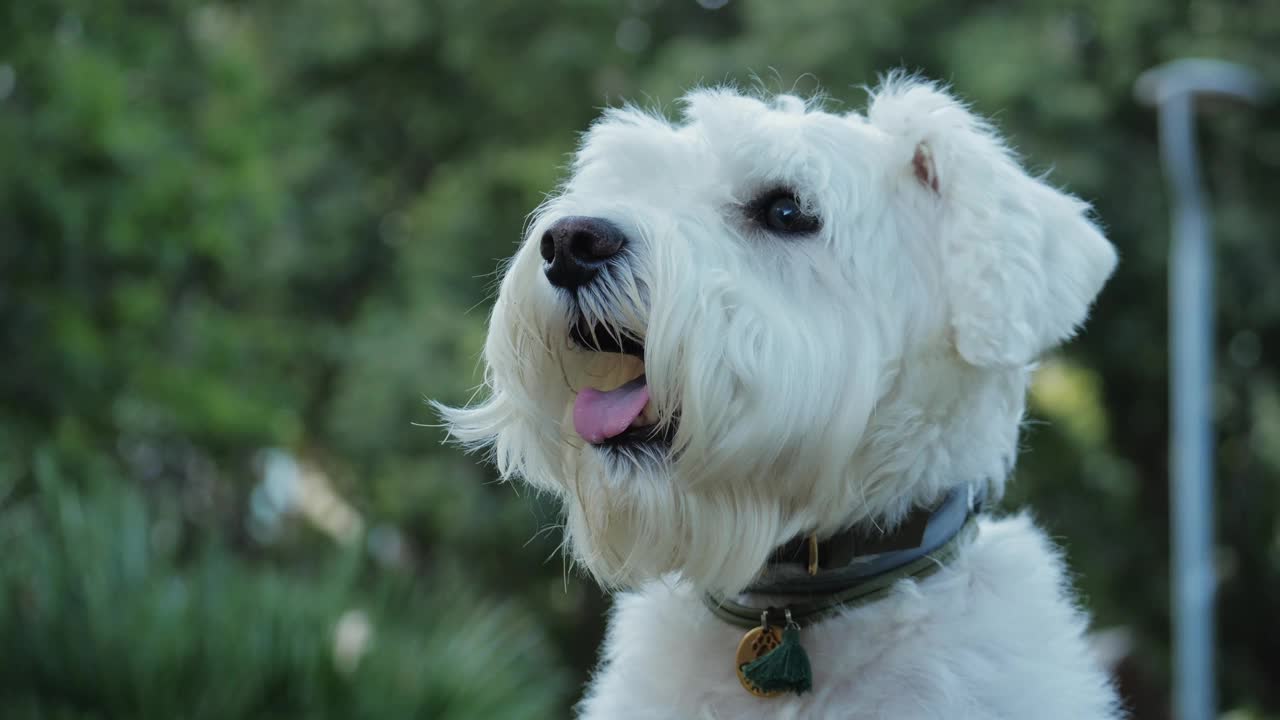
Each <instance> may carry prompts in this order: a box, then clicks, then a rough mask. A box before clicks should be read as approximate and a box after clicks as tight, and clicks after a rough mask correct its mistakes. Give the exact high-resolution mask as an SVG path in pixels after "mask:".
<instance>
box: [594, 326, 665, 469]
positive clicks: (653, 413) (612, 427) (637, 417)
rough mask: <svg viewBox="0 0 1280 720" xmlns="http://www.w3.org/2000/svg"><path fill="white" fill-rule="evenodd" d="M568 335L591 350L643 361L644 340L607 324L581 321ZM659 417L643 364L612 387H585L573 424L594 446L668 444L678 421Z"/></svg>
mask: <svg viewBox="0 0 1280 720" xmlns="http://www.w3.org/2000/svg"><path fill="white" fill-rule="evenodd" d="M569 337H570V339H571V340H572V341H573V342H574V343H575V344H577V345H578V346H580V347H582V348H583V349H586V350H589V351H592V352H601V353H618V354H622V355H630V356H632V357H636V358H639V359H640V361H641V363H643V361H644V343H642V342H641V341H639V340H637V339H635V338H633V337H631V336H629V335H626V334H621V333H618V332H616V331H612V330H610V329H609V328H606V327H604V326H600V325H596V326H594V327H592V326H584V325H582V324H581V323H578V324H575V325H574V326H573V327H572V328H571V329H570V331H569ZM658 420H659V417H658V411H657V409H656V408H655V407H654V405H653V401H652V400H651V399H650V397H649V385H648V383H647V382H646V380H645V375H644V370H643V365H642V367H641V372H640V375H639V376H638V377H635V378H633V379H632V380H630V381H628V382H625V383H623V384H622V385H620V386H618V387H616V388H614V389H612V390H600V389H598V388H593V387H585V388H583V389H582V390H581V391H579V392H578V396H577V398H575V399H574V402H573V428H574V430H576V431H577V432H578V435H580V436H581V437H582V439H583V440H586V441H587V442H588V443H590V444H592V445H595V446H600V447H630V446H637V445H669V444H670V443H671V440H672V438H673V437H674V435H675V423H674V422H670V423H665V424H660V423H659V422H658Z"/></svg>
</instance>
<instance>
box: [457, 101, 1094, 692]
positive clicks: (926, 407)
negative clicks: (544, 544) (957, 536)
mask: <svg viewBox="0 0 1280 720" xmlns="http://www.w3.org/2000/svg"><path fill="white" fill-rule="evenodd" d="M935 184H936V188H935ZM778 187H786V188H790V189H792V190H794V191H795V192H796V193H797V194H798V196H799V197H800V199H801V201H802V202H803V204H804V205H805V206H806V207H807V208H809V209H811V210H812V211H813V212H814V213H816V214H817V215H819V216H820V217H821V219H822V227H821V229H820V231H818V232H817V233H816V234H814V235H812V236H808V237H779V236H776V235H773V234H771V233H769V232H767V231H766V230H765V229H763V228H762V227H760V226H759V225H758V223H753V222H752V221H751V220H750V219H749V218H748V217H746V215H745V214H744V211H743V207H744V206H745V205H747V204H749V203H751V201H752V200H754V199H755V198H757V197H758V196H759V195H760V194H761V193H763V192H765V191H768V190H770V189H774V188H778ZM570 215H587V216H594V217H600V218H605V219H607V220H610V221H612V222H613V223H614V224H616V225H617V226H618V227H620V228H621V229H622V230H623V231H624V232H625V233H626V234H627V236H628V237H629V238H630V247H629V250H628V251H627V252H626V253H625V254H624V255H622V256H619V258H618V259H617V260H616V261H615V262H613V263H612V265H611V267H610V268H609V270H608V272H607V273H606V274H605V275H604V276H603V277H601V278H600V279H599V280H597V282H596V283H594V284H593V285H591V286H590V287H589V288H587V289H585V290H584V291H583V292H581V293H580V296H579V300H578V303H577V310H576V312H578V313H581V315H582V316H585V317H586V318H587V319H589V320H592V321H598V322H602V323H605V324H606V325H607V326H608V327H609V328H611V329H612V330H613V331H617V332H626V333H629V334H632V335H635V336H637V337H641V338H643V340H644V343H645V358H644V363H643V371H644V372H645V373H646V375H647V378H648V384H649V388H650V393H651V395H652V398H653V403H654V406H655V408H656V410H657V412H658V415H659V417H660V422H661V423H664V424H666V423H672V422H674V418H676V417H677V415H678V419H679V422H678V429H677V432H676V439H675V441H674V443H673V447H672V449H671V452H670V453H668V454H665V455H660V456H656V457H655V456H644V457H625V456H619V455H617V454H611V453H606V452H603V451H601V450H599V449H597V448H594V447H592V446H589V445H586V444H585V443H584V442H583V441H582V440H581V439H579V438H578V437H577V435H576V434H575V433H574V431H573V426H572V423H571V421H570V417H571V408H572V403H573V399H574V397H575V395H576V393H577V391H578V390H580V389H582V388H583V387H586V386H592V387H596V388H604V389H607V388H612V387H615V386H617V385H619V384H621V383H623V382H625V381H627V380H629V379H631V378H632V377H635V376H636V375H638V374H639V373H640V372H641V363H640V361H639V360H637V359H635V358H628V357H624V356H619V355H605V354H601V353H588V352H584V351H582V350H581V349H578V348H576V347H573V346H572V345H571V344H570V343H569V341H568V336H567V332H568V327H569V323H570V322H571V319H572V318H573V317H574V314H573V313H574V312H575V310H574V309H573V308H572V304H571V303H570V301H569V300H568V299H567V297H566V295H565V294H564V293H562V292H559V291H557V290H556V289H554V288H553V287H552V286H551V285H550V284H549V283H548V282H547V280H546V279H545V277H544V276H543V272H542V258H541V257H540V255H539V248H538V245H539V239H540V238H541V237H542V235H543V233H544V232H545V231H546V229H547V228H548V227H549V226H550V225H551V224H552V223H553V222H555V221H556V220H557V219H559V218H562V217H566V216H570ZM1115 260H1116V258H1115V253H1114V250H1113V249H1112V247H1111V245H1110V244H1109V243H1108V242H1107V241H1106V240H1105V239H1104V238H1103V237H1102V235H1101V234H1100V233H1099V231H1098V230H1097V228H1096V227H1095V226H1094V225H1093V223H1092V222H1091V221H1090V219H1089V217H1088V208H1087V206H1086V205H1085V204H1084V203H1082V202H1080V201H1079V200H1076V199H1074V198H1072V197H1070V196H1068V195H1066V194H1064V193H1061V192H1059V191H1058V190H1055V189H1054V188H1052V187H1051V186H1050V185H1048V184H1046V183H1045V182H1043V181H1042V180H1040V179H1037V178H1033V177H1031V176H1029V175H1027V174H1026V173H1025V172H1024V171H1023V170H1022V169H1021V168H1020V167H1019V165H1018V164H1017V162H1016V161H1015V159H1014V158H1013V157H1012V155H1011V154H1010V152H1009V151H1008V150H1006V148H1005V146H1004V145H1003V143H1002V142H1001V141H1000V140H999V139H998V138H997V137H996V135H995V134H994V132H993V131H992V129H991V128H990V126H988V125H987V124H986V123H984V122H983V121H981V120H979V119H978V118H976V117H975V116H974V115H972V114H971V113H970V112H969V111H968V110H967V109H965V108H964V107H963V106H962V105H961V104H959V103H958V102H957V101H955V100H954V99H953V98H951V97H950V96H948V95H947V94H946V93H944V92H943V91H941V90H939V89H938V88H936V87H934V86H933V85H931V84H928V83H924V82H920V81H916V80H912V79H908V78H903V77H896V78H891V79H890V80H889V81H888V82H886V83H885V84H884V85H883V86H882V87H881V88H880V89H879V90H877V91H876V92H875V93H873V96H872V100H871V104H870V107H869V109H868V112H867V114H866V116H863V115H860V114H857V113H849V114H847V115H834V114H829V113H825V112H822V111H821V110H820V109H819V108H816V107H812V106H810V105H808V104H806V103H804V102H802V101H800V100H798V99H796V98H793V97H788V96H782V97H779V98H775V99H773V100H772V101H767V100H761V99H756V98H752V97H746V96H743V95H741V94H739V93H737V92H735V91H732V90H726V89H716V90H700V91H696V92H693V93H691V94H690V95H688V96H687V97H686V98H685V101H684V119H683V122H682V123H680V124H672V123H669V122H668V121H667V120H665V119H663V118H661V117H659V116H656V115H652V114H647V113H644V112H641V111H639V110H636V109H634V108H626V109H622V110H613V111H609V112H607V113H606V114H605V116H604V117H603V118H602V119H601V120H600V121H599V122H597V123H596V124H595V125H594V126H593V127H592V129H591V130H590V131H589V132H588V133H587V134H586V137H585V139H584V141H583V144H582V147H581V149H580V150H579V152H578V155H577V157H576V160H575V162H574V165H573V172H572V175H571V177H570V178H569V179H568V181H567V182H566V183H565V185H564V187H563V189H562V192H561V193H560V194H559V195H557V196H556V197H554V198H553V199H551V200H549V201H548V202H547V203H545V204H544V205H543V207H541V208H540V209H539V210H538V212H537V213H536V214H535V216H534V218H533V221H532V223H531V226H530V232H529V234H528V240H527V241H526V242H525V243H524V245H523V246H522V247H521V249H520V250H519V251H518V252H517V253H516V255H515V257H514V258H513V259H512V260H511V263H510V266H509V267H508V268H507V271H506V273H505V275H504V277H503V281H502V286H501V290H500V292H499V295H498V299H497V302H496V304H495V307H494V310H493V315H492V318H491V320H490V331H489V335H488V340H487V342H486V345H485V351H484V357H485V362H486V385H487V393H488V394H487V397H485V398H484V399H483V400H481V401H480V403H479V404H477V405H475V406H473V407H470V408H465V409H445V410H444V411H445V413H446V417H447V420H448V421H449V424H450V427H451V431H452V434H453V436H454V437H455V438H457V439H459V440H460V441H462V442H464V443H467V444H468V445H470V446H472V447H485V446H492V449H493V453H494V459H495V461H496V463H497V465H498V468H499V471H500V472H501V474H502V476H503V477H504V478H522V479H523V480H525V481H527V482H528V483H530V484H532V485H533V486H535V487H537V488H540V489H543V490H546V491H549V492H553V493H555V494H556V495H558V496H559V497H561V498H562V499H563V500H564V503H565V508H566V514H567V524H566V531H567V536H568V545H569V548H570V549H571V551H572V553H573V556H574V558H576V560H577V561H578V562H580V563H581V565H582V566H584V567H585V568H586V569H587V570H588V571H590V572H591V573H592V574H593V575H594V576H595V577H596V578H597V579H599V580H600V581H601V582H602V583H603V584H605V585H606V586H608V587H637V586H640V587H642V589H641V590H639V591H638V592H637V593H636V594H632V595H625V596H622V597H621V598H620V600H619V609H618V611H617V613H616V614H615V617H614V620H613V625H612V629H611V632H610V641H609V643H608V646H607V649H606V652H605V658H606V664H605V666H604V669H603V670H602V672H601V674H600V675H599V676H598V677H597V678H596V680H595V681H594V684H593V686H592V687H593V689H592V691H591V693H590V696H589V699H588V700H587V701H586V702H585V703H584V705H583V713H584V716H585V717H588V718H695V717H697V718H752V717H806V718H807V717H824V718H825V717H859V718H864V717H865V718H881V717H884V718H889V717H893V718H934V717H938V718H941V717H948V718H955V717H982V718H986V717H992V718H995V717H1000V718H1022V717H1028V716H1029V715H1031V713H1032V710H1034V712H1035V714H1036V715H1044V716H1048V717H1064V718H1066V717H1071V718H1110V717H1118V715H1117V714H1116V711H1115V710H1114V709H1113V706H1114V693H1113V691H1112V690H1111V689H1110V687H1109V685H1108V684H1107V682H1106V680H1105V678H1104V676H1103V675H1102V673H1101V672H1100V671H1099V670H1098V669H1097V668H1095V667H1094V666H1093V665H1092V664H1091V663H1090V661H1089V659H1088V657H1087V654H1086V652H1085V649H1084V645H1083V640H1082V637H1081V633H1082V631H1083V628H1084V622H1083V620H1082V618H1081V617H1080V615H1079V614H1078V613H1077V612H1076V611H1075V610H1074V609H1073V605H1072V604H1071V603H1070V601H1069V598H1068V595H1067V592H1066V589H1065V587H1064V585H1063V582H1062V577H1061V575H1062V570H1061V565H1060V562H1059V560H1058V559H1057V556H1056V555H1055V554H1054V553H1053V551H1052V550H1051V548H1050V547H1049V545H1048V543H1047V542H1046V541H1045V539H1044V537H1043V535H1041V534H1040V533H1039V531H1037V530H1035V529H1034V528H1033V527H1032V526H1031V525H1030V523H1029V522H1028V521H1026V520H1021V519H1020V520H1015V521H1005V522H1001V523H988V524H986V525H985V527H984V529H983V533H982V534H981V536H980V538H979V540H977V541H976V542H975V543H974V544H973V545H972V546H971V547H969V548H968V549H966V551H965V552H964V553H963V556H962V558H961V560H960V561H959V562H958V563H957V564H956V566H955V568H954V569H951V570H948V571H946V572H945V573H943V574H940V575H937V576H935V577H934V578H931V579H929V580H927V581H925V582H923V583H919V584H916V583H911V582H906V583H903V584H902V585H901V586H900V587H899V588H898V590H897V592H896V593H895V594H894V595H893V596H892V597H890V598H887V599H885V600H882V601H880V602H878V603H877V604H875V605H874V606H871V607H867V608H863V609H860V610H856V611H854V612H852V613H850V614H849V615H847V616H846V617H843V618H839V619H836V620H831V621H828V622H825V623H822V624H820V625H818V626H816V627H814V628H810V629H807V630H806V633H805V634H806V636H807V637H806V641H805V642H806V645H810V646H811V655H812V657H813V659H814V665H815V681H814V691H813V694H812V695H806V696H804V697H802V698H788V699H779V700H769V701H761V700H758V699H755V698H753V697H751V696H749V695H747V694H746V693H745V691H743V690H742V689H741V687H739V686H738V685H737V680H736V679H735V678H734V676H733V669H732V655H733V652H734V649H735V648H736V646H737V640H738V637H740V635H741V633H742V631H741V630H740V629H738V628H733V627H730V626H726V625H724V624H722V623H721V622H720V621H719V620H716V619H714V618H713V617H712V616H711V615H710V614H709V613H708V612H707V611H706V610H705V609H704V608H702V607H701V605H699V604H698V603H697V601H696V597H697V595H698V594H699V593H701V592H702V591H705V590H712V591H719V592H737V591H739V590H741V589H742V588H743V587H745V586H746V585H748V584H749V583H750V582H751V580H752V579H753V578H754V577H755V576H756V575H757V574H758V573H759V572H760V570H761V568H762V567H763V565H764V562H765V559H766V557H767V556H768V554H769V553H770V551H771V550H772V549H773V548H774V547H776V546H777V545H779V544H781V543H783V542H784V541H786V540H788V539H790V538H792V537H794V536H796V535H798V534H801V533H809V532H816V533H819V534H820V535H821V534H830V533H834V532H836V531H839V530H842V529H844V528H847V527H850V526H852V525H858V524H867V525H871V524H874V525H878V526H891V525H893V524H894V523H895V522H898V521H899V520H900V519H901V518H902V517H903V516H904V515H905V514H906V513H907V512H908V511H909V510H910V509H911V508H912V507H913V506H914V505H916V504H921V503H929V502H932V501H934V500H937V499H938V498H940V497H941V496H942V495H943V494H944V493H945V492H946V491H947V490H948V489H950V488H951V487H954V486H955V485H957V484H964V483H969V484H975V485H977V484H984V485H986V486H987V487H988V488H989V490H990V491H991V492H992V493H993V494H994V495H996V496H998V495H999V494H1000V492H1001V491H1002V490H1003V486H1004V482H1005V479H1006V477H1007V475H1008V473H1009V471H1010V469H1011V467H1012V463H1013V459H1014V456H1015V452H1016V446H1017V437H1018V428H1019V423H1020V421H1021V418H1022V413H1023V409H1024V396H1025V392H1026V387H1027V382H1028V379H1029V376H1030V371H1031V365H1032V363H1033V362H1034V361H1035V359H1036V357H1037V355H1038V354H1039V353H1040V352H1042V351H1044V350H1045V349H1047V348H1050V347H1052V346H1053V345H1055V344H1057V343H1058V342H1060V341H1062V340H1064V339H1066V338H1067V337H1069V336H1070V335H1071V334H1072V333H1073V332H1074V330H1075V329H1076V327H1077V326H1078V325H1079V324H1080V323H1081V322H1082V321H1083V320H1084V318H1085V315H1086V314H1087V311H1088V308H1089V306H1090V304H1091V303H1092V301H1093V299H1094V297H1095V296H1096V294H1097V293H1098V291H1099V290H1100V289H1101V287H1102V285H1103V283H1104V282H1105V280H1106V278H1107V277H1108V275H1109V274H1110V273H1111V270H1112V268H1113V266H1114V264H1115ZM659 578H666V579H665V581H664V583H663V584H654V582H655V581H656V580H657V579H659Z"/></svg>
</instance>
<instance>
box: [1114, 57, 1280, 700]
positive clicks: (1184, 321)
mask: <svg viewBox="0 0 1280 720" xmlns="http://www.w3.org/2000/svg"><path fill="white" fill-rule="evenodd" d="M1260 90H1261V83H1260V82H1259V80H1258V79H1257V77H1256V76H1255V75H1254V74H1253V73H1252V72H1251V71H1249V70H1247V69H1245V68H1243V67H1240V66H1238V65H1232V64H1229V63H1225V62H1221V61H1217V60H1178V61H1174V62H1171V63H1168V64H1166V65H1161V66H1160V67H1157V68H1154V69H1152V70H1149V71H1147V72H1146V73H1143V74H1142V76H1140V77H1139V78H1138V82H1137V86H1136V91H1137V95H1138V97H1139V99H1141V100H1143V101H1144V102H1147V103H1149V104H1152V105H1155V106H1156V108H1157V112H1158V117H1159V124H1160V155H1161V160H1162V162H1163V164H1164V172H1165V175H1166V177H1167V179H1168V182H1169V192H1170V195H1171V198H1170V200H1171V203H1170V205H1171V208H1172V218H1171V220H1172V226H1173V240H1172V246H1171V248H1170V254H1169V333H1170V338H1169V370H1170V372H1169V392H1170V395H1171V403H1170V404H1171V408H1172V411H1173V418H1172V422H1171V425H1170V438H1169V445H1170V466H1171V477H1170V488H1169V490H1170V493H1169V495H1170V501H1171V508H1170V513H1171V518H1170V525H1171V532H1172V534H1173V538H1172V541H1173V563H1172V564H1173V567H1172V572H1173V587H1172V589H1171V590H1172V596H1173V597H1172V599H1173V612H1174V618H1173V624H1174V628H1173V629H1174V673H1173V675H1174V708H1175V714H1176V717H1177V718H1178V720H1212V719H1213V718H1215V717H1216V716H1217V714H1216V711H1215V708H1216V706H1217V700H1216V697H1215V683H1214V673H1213V658H1214V632H1213V626H1214V621H1213V604H1214V589H1215V585H1216V579H1215V572H1214V565H1213V457H1214V451H1213V355H1214V317H1213V315H1214V290H1213V249H1212V246H1211V245H1210V237H1209V227H1210V220H1209V210H1208V205H1207V203H1206V201H1205V193H1204V186H1203V184H1202V182H1201V178H1200V169H1199V163H1198V161H1197V151H1196V136H1195V109H1196V100H1197V98H1198V97H1199V96H1204V95H1215V96H1227V97H1231V98H1236V99H1241V100H1253V99H1255V98H1257V97H1258V96H1259V95H1260Z"/></svg>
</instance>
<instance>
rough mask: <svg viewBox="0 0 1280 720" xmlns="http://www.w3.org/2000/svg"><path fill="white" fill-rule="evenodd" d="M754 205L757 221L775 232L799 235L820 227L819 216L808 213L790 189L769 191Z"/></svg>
mask: <svg viewBox="0 0 1280 720" xmlns="http://www.w3.org/2000/svg"><path fill="white" fill-rule="evenodd" d="M753 205H754V210H755V212H754V213H753V215H755V217H756V221H757V222H759V223H760V224H761V225H764V226H765V227H767V228H769V229H770V230H772V231H774V232H777V233H785V234H789V235H798V234H801V233H809V232H813V231H814V230H817V229H818V224H819V221H818V218H817V216H815V215H810V214H808V213H806V212H805V211H804V208H802V207H801V206H800V202H799V201H798V200H796V196H795V194H793V193H792V192H791V191H789V190H779V191H774V192H771V193H768V194H766V195H765V196H763V197H762V198H760V199H759V200H757V201H756V202H755V203H753Z"/></svg>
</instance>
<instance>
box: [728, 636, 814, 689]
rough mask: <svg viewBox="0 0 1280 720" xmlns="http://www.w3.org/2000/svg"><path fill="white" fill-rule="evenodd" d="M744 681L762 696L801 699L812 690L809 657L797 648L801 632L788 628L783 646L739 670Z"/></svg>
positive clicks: (811, 672)
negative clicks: (787, 694) (788, 695)
mask: <svg viewBox="0 0 1280 720" xmlns="http://www.w3.org/2000/svg"><path fill="white" fill-rule="evenodd" d="M742 674H743V675H744V676H745V677H746V678H747V681H748V682H750V683H751V684H752V685H755V686H756V687H757V688H760V689H761V690H763V691H764V692H779V691H787V690H790V691H791V692H793V693H795V694H797V695H800V694H802V693H806V692H808V691H809V690H811V689H812V688H813V670H812V669H811V668H810V667H809V654H808V653H806V652H805V651H804V648H802V647H800V628H799V627H798V626H796V625H789V626H787V629H786V630H783V631H782V642H781V644H779V645H778V647H776V648H774V649H773V650H772V651H771V652H770V653H769V654H767V655H764V656H763V657H758V658H756V659H755V660H752V661H751V662H749V663H747V664H745V665H743V666H742Z"/></svg>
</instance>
